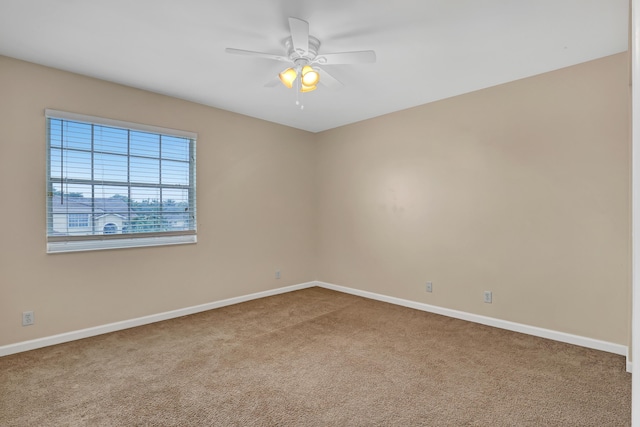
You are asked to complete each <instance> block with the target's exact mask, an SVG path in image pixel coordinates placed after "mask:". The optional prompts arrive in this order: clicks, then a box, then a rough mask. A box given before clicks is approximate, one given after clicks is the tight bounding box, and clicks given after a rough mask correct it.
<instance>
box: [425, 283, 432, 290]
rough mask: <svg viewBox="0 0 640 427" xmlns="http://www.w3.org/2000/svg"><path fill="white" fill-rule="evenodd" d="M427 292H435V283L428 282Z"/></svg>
mask: <svg viewBox="0 0 640 427" xmlns="http://www.w3.org/2000/svg"><path fill="white" fill-rule="evenodd" d="M426 291H427V292H433V283H431V282H427V288H426Z"/></svg>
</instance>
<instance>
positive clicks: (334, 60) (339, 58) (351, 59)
mask: <svg viewBox="0 0 640 427" xmlns="http://www.w3.org/2000/svg"><path fill="white" fill-rule="evenodd" d="M314 62H317V63H318V64H322V65H325V64H326V65H334V64H363V63H371V62H376V53H375V52H374V51H373V50H360V51H357V52H338V53H325V54H322V55H318V57H317V58H316V59H315V60H314Z"/></svg>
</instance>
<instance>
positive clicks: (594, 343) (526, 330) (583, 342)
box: [315, 281, 631, 372]
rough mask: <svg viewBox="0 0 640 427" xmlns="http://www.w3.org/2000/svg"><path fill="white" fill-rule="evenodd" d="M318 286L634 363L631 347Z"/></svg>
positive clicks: (336, 287) (332, 287)
mask: <svg viewBox="0 0 640 427" xmlns="http://www.w3.org/2000/svg"><path fill="white" fill-rule="evenodd" d="M315 284H316V286H319V287H321V288H326V289H332V290H334V291H338V292H344V293H347V294H352V295H357V296H361V297H364V298H369V299H374V300H378V301H383V302H388V303H391V304H396V305H401V306H404V307H409V308H413V309H416V310H422V311H427V312H429V313H435V314H441V315H443V316H448V317H453V318H456V319H461V320H467V321H469V322H474V323H480V324H483V325H487V326H493V327H495V328H501V329H506V330H509V331H514V332H520V333H523V334H527V335H533V336H536V337H541V338H548V339H551V340H555V341H560V342H564V343H568V344H574V345H579V346H581V347H587V348H592V349H595V350H601V351H606V352H609V353H614V354H619V355H622V356H626V357H627V365H626V368H627V372H631V362H629V357H628V347H627V346H625V345H621V344H615V343H611V342H607V341H601V340H596V339H593V338H587V337H583V336H580V335H573V334H567V333H564V332H558V331H553V330H551V329H544V328H538V327H537V326H529V325H524V324H522V323H515V322H510V321H508V320H501V319H495V318H493V317H487V316H481V315H479V314H472V313H467V312H464V311H458V310H452V309H449V308H443V307H438V306H435V305H429V304H424V303H421V302H416V301H410V300H406V299H401V298H395V297H390V296H387V295H381V294H376V293H373V292H368V291H362V290H359V289H353V288H347V287H345V286H339V285H334V284H331V283H325V282H319V281H316V282H315Z"/></svg>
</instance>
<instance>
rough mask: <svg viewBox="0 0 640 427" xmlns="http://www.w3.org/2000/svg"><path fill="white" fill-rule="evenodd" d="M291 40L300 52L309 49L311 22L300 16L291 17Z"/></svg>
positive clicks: (305, 51)
mask: <svg viewBox="0 0 640 427" xmlns="http://www.w3.org/2000/svg"><path fill="white" fill-rule="evenodd" d="M289 29H290V30H291V41H292V43H293V48H294V49H295V50H296V52H298V53H307V52H308V51H309V23H308V22H307V21H303V20H302V19H298V18H289Z"/></svg>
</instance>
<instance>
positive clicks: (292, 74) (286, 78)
mask: <svg viewBox="0 0 640 427" xmlns="http://www.w3.org/2000/svg"><path fill="white" fill-rule="evenodd" d="M278 77H280V81H281V82H282V84H283V85H285V86H286V87H288V88H289V89H291V88H292V87H293V82H294V81H296V77H298V73H296V70H294V69H293V68H287V69H286V70H284V71H283V72H281V73H280V74H278Z"/></svg>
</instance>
